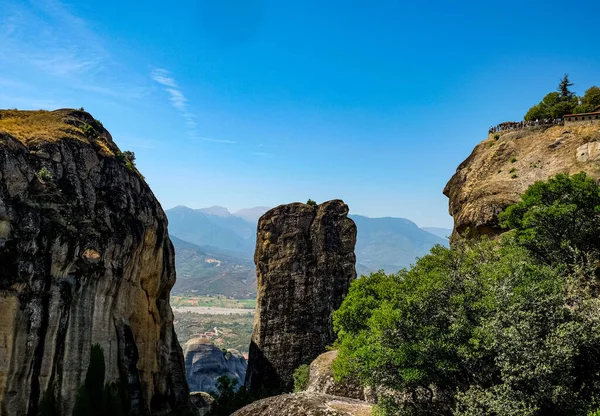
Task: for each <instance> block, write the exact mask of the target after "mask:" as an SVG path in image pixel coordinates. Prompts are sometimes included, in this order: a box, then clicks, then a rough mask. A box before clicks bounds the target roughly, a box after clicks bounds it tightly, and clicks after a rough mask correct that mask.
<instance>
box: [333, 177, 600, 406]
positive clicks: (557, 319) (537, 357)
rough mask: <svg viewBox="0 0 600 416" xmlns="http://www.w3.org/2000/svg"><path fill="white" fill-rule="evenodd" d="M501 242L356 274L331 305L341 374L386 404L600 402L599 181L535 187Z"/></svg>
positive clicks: (555, 181)
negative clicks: (337, 303)
mask: <svg viewBox="0 0 600 416" xmlns="http://www.w3.org/2000/svg"><path fill="white" fill-rule="evenodd" d="M500 218H501V221H503V224H504V226H506V227H507V228H508V229H509V230H510V231H509V232H508V233H506V234H504V235H503V236H502V238H500V239H499V240H497V241H490V240H486V239H482V240H478V241H459V242H457V243H456V244H454V245H453V247H452V248H450V249H449V248H444V247H441V246H437V247H435V248H434V249H432V251H431V253H430V254H429V255H427V256H424V257H423V258H421V259H420V260H419V261H418V262H417V263H416V264H415V266H414V267H412V268H411V269H410V270H402V271H400V272H398V273H396V274H389V275H388V274H385V273H383V272H378V273H373V274H371V275H370V276H366V277H363V278H361V279H358V280H356V281H355V282H353V284H352V286H351V289H350V292H349V294H348V296H347V297H346V299H345V300H344V302H343V304H342V306H341V307H340V308H339V310H338V311H336V312H335V314H334V326H335V330H336V331H337V333H338V341H337V345H336V346H337V348H338V349H339V356H338V359H337V360H336V361H335V362H334V373H335V375H336V377H337V378H338V379H339V378H343V377H346V376H356V377H358V378H359V379H360V380H361V382H362V383H363V384H365V385H370V386H377V387H378V391H379V392H380V393H379V394H380V401H379V404H378V411H379V412H380V413H381V414H384V415H432V414H435V415H464V416H467V415H468V416H475V415H482V416H483V415H498V416H500V415H502V416H505V415H515V416H516V415H530V416H538V415H539V416H541V415H565V416H566V415H582V416H585V415H588V414H589V413H590V412H593V411H595V410H597V409H598V408H599V407H600V299H599V297H598V295H599V289H600V285H599V284H598V279H597V277H598V273H599V271H600V269H599V268H598V267H599V263H598V260H600V254H599V253H600V237H599V236H598V233H597V230H598V229H599V228H598V225H599V221H600V188H599V187H598V184H597V183H596V182H594V181H593V180H592V179H590V178H588V177H587V176H586V175H585V174H583V173H582V174H578V175H574V176H567V175H558V176H557V177H555V178H552V179H550V180H548V181H547V182H539V183H536V184H534V185H533V186H531V187H530V188H529V189H528V190H527V192H526V193H525V194H524V195H523V198H522V202H520V203H518V204H516V205H514V206H512V207H509V208H508V209H507V210H505V212H504V213H503V214H502V215H501V217H500Z"/></svg>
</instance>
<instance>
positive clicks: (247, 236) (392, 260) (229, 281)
mask: <svg viewBox="0 0 600 416" xmlns="http://www.w3.org/2000/svg"><path fill="white" fill-rule="evenodd" d="M268 210H269V208H268V207H255V208H249V209H242V210H239V211H237V212H235V213H234V214H232V213H231V212H230V211H229V210H228V209H227V208H225V207H220V206H212V207H209V208H201V209H192V208H188V207H185V206H177V207H175V208H172V209H169V210H167V211H166V213H167V216H168V218H169V232H170V234H171V238H172V240H173V244H174V246H175V252H176V258H175V261H176V267H177V277H178V279H177V283H176V284H175V287H174V288H173V293H179V294H181V293H185V292H188V291H191V290H196V291H197V293H198V294H223V295H227V296H234V297H251V296H254V295H255V294H256V275H255V267H254V262H253V255H254V248H255V243H256V226H257V221H258V218H259V217H260V216H261V215H262V214H264V213H265V212H266V211H268ZM349 217H350V218H352V219H353V220H354V221H355V222H356V225H357V227H358V237H357V243H356V251H355V252H356V259H357V261H356V270H357V273H358V274H359V275H361V274H368V273H369V272H373V271H377V270H380V269H383V270H385V271H386V272H396V271H398V270H400V269H402V268H404V267H408V266H409V265H410V264H411V263H414V262H415V258H416V257H421V256H423V255H425V254H427V253H428V252H429V250H430V249H431V247H433V246H434V245H436V244H442V245H447V244H448V240H447V239H445V238H441V237H439V236H438V235H435V234H433V233H430V232H428V231H427V230H424V229H422V228H419V227H418V226H417V225H416V224H415V223H414V222H412V221H410V220H408V219H405V218H394V217H385V218H369V217H365V216H362V215H350V216H349ZM254 218H256V219H255V220H253V219H254ZM441 230H442V231H440V232H446V235H449V232H447V231H449V230H446V229H441Z"/></svg>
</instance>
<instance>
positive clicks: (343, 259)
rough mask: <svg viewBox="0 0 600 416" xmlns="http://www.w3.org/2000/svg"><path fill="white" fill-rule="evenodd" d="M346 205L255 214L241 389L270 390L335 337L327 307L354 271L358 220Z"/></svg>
mask: <svg viewBox="0 0 600 416" xmlns="http://www.w3.org/2000/svg"><path fill="white" fill-rule="evenodd" d="M347 215H348V206H347V205H346V204H344V202H343V201H340V200H333V201H329V202H325V203H323V204H321V205H318V206H311V205H306V204H301V203H293V204H289V205H280V206H278V207H276V208H273V209H272V210H270V211H268V212H267V213H265V214H264V215H263V216H262V217H261V218H260V220H259V223H258V231H257V237H256V251H255V254H254V262H255V264H256V273H257V278H258V296H257V308H256V315H255V320H254V329H253V334H252V341H251V344H250V351H249V359H248V371H247V373H246V388H248V389H249V390H250V391H251V392H262V393H263V394H274V393H275V394H276V393H278V392H282V391H283V392H285V391H290V390H291V389H292V388H293V372H294V370H295V369H296V368H297V367H298V366H300V365H301V364H308V363H310V362H311V361H312V360H313V359H315V358H316V357H317V356H318V355H319V354H321V353H323V352H325V347H326V346H327V345H329V344H331V343H332V342H333V341H334V332H333V325H332V318H331V317H332V313H333V311H334V310H335V309H337V308H338V307H339V306H340V304H341V302H342V300H343V298H344V296H345V295H346V293H347V292H348V287H349V286H350V282H351V281H352V280H353V279H355V278H356V270H355V262H356V257H355V255H354V246H355V244H356V225H355V224H354V221H352V220H351V219H349V218H348V216H347Z"/></svg>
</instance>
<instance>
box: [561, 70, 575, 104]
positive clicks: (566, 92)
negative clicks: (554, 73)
mask: <svg viewBox="0 0 600 416" xmlns="http://www.w3.org/2000/svg"><path fill="white" fill-rule="evenodd" d="M573 85H574V84H573V83H572V82H570V81H569V74H565V75H564V76H563V78H562V80H561V81H560V84H558V92H559V93H560V98H561V100H562V101H569V100H570V99H571V98H573V96H574V94H573V92H572V91H571V90H570V89H569V87H572V86H573Z"/></svg>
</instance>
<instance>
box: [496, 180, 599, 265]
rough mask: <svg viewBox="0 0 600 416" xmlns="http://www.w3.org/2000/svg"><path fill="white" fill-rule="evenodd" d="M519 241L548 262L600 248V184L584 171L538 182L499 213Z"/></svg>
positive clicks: (568, 260)
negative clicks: (517, 200) (518, 199)
mask: <svg viewBox="0 0 600 416" xmlns="http://www.w3.org/2000/svg"><path fill="white" fill-rule="evenodd" d="M500 220H501V221H502V224H503V226H504V227H506V228H510V229H514V230H515V233H516V236H517V238H518V240H519V242H520V244H522V245H524V246H525V247H527V248H528V249H530V250H531V251H532V252H533V253H534V254H535V255H536V256H537V257H538V258H540V259H541V260H543V261H545V262H547V263H573V262H574V261H575V258H576V256H577V253H582V252H583V253H591V254H593V255H596V254H597V253H598V251H599V250H600V233H599V232H598V230H599V229H600V187H599V186H598V184H597V183H596V181H594V180H593V179H592V178H590V177H588V176H587V175H586V174H585V173H584V172H582V173H579V174H576V175H573V176H569V175H565V174H559V175H557V176H555V177H554V178H551V179H549V180H548V181H546V182H536V183H534V184H533V185H531V186H530V187H529V188H528V189H527V191H526V192H525V193H524V194H523V196H522V198H521V201H520V202H519V203H517V204H515V205H513V206H511V207H509V208H507V209H506V210H505V211H504V212H503V213H502V214H500Z"/></svg>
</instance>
